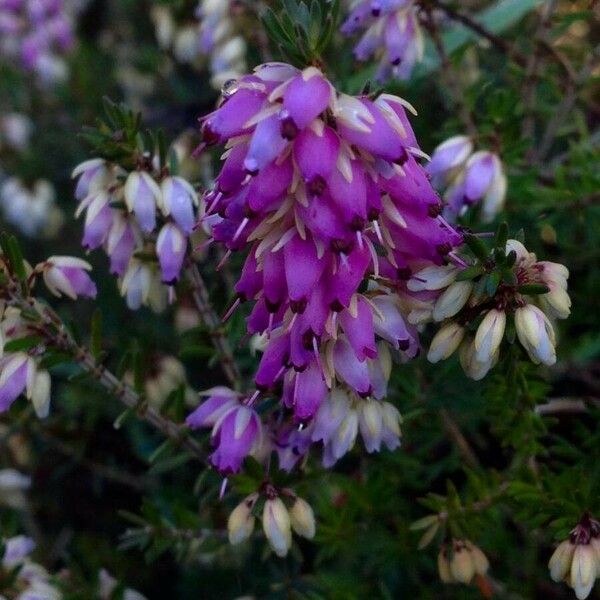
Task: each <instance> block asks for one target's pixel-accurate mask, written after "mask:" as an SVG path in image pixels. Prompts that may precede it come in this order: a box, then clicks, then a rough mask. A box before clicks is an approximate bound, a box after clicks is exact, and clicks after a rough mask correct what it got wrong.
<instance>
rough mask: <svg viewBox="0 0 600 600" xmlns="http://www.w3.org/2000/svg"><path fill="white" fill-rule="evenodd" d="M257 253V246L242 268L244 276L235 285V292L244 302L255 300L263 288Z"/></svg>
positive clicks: (251, 251)
mask: <svg viewBox="0 0 600 600" xmlns="http://www.w3.org/2000/svg"><path fill="white" fill-rule="evenodd" d="M255 252H256V246H254V247H252V249H251V250H250V254H248V257H247V258H246V262H245V263H244V267H243V268H242V274H241V275H240V278H239V280H238V282H237V283H236V284H235V291H236V292H237V293H238V294H239V296H240V298H241V299H242V300H243V301H245V300H250V299H252V298H254V297H255V296H256V295H257V294H258V292H259V291H260V290H261V289H262V287H263V274H262V271H259V270H258V265H257V264H256V254H255Z"/></svg>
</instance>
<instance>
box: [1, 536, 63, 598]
mask: <svg viewBox="0 0 600 600" xmlns="http://www.w3.org/2000/svg"><path fill="white" fill-rule="evenodd" d="M3 546H4V555H3V557H2V571H4V572H5V574H6V575H8V573H10V574H11V575H13V574H14V577H10V578H7V577H2V580H3V582H4V581H10V584H9V585H10V589H2V592H3V593H4V594H6V596H7V597H10V598H17V600H39V599H42V598H43V600H61V598H62V597H63V596H62V594H61V592H60V590H59V589H58V588H57V587H56V586H55V585H54V584H53V583H52V580H51V575H50V574H49V573H48V571H46V569H45V568H44V567H42V566H41V565H40V564H38V563H36V562H34V561H33V560H31V558H30V557H29V555H30V554H31V553H32V552H33V550H34V549H35V543H34V541H33V540H32V539H31V538H28V537H25V536H23V535H18V536H16V537H12V538H9V539H5V540H3Z"/></svg>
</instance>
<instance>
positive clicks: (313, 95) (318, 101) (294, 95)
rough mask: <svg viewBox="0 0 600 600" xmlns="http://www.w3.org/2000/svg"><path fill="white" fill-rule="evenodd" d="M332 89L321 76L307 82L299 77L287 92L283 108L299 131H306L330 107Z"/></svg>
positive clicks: (289, 86)
mask: <svg viewBox="0 0 600 600" xmlns="http://www.w3.org/2000/svg"><path fill="white" fill-rule="evenodd" d="M330 99H331V87H330V85H329V83H328V82H327V81H326V80H325V79H324V78H323V77H321V76H320V75H315V76H313V77H311V78H310V79H309V80H308V81H305V79H304V74H303V73H300V74H299V75H297V76H296V77H295V78H294V79H293V80H292V82H291V83H290V84H289V85H288V87H287V88H286V90H285V95H284V97H283V107H284V109H285V110H286V111H287V113H288V114H289V116H290V117H291V118H292V119H293V120H294V123H295V124H296V126H297V127H298V129H304V128H305V127H306V126H308V125H309V124H310V123H311V122H312V121H313V120H314V119H316V118H317V117H318V116H319V115H320V114H321V113H322V112H323V111H325V109H326V108H327V107H328V106H329V100H330Z"/></svg>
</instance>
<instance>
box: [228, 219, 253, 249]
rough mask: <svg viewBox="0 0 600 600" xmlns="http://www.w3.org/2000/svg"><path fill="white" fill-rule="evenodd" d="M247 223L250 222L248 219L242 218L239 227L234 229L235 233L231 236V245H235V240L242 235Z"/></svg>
mask: <svg viewBox="0 0 600 600" xmlns="http://www.w3.org/2000/svg"><path fill="white" fill-rule="evenodd" d="M249 222H250V219H249V218H248V217H244V219H243V220H242V222H241V223H240V225H239V227H238V228H237V229H236V232H235V234H234V235H233V238H232V239H231V243H235V242H236V241H237V239H238V238H239V237H240V235H242V231H244V229H245V228H246V225H248V223H249Z"/></svg>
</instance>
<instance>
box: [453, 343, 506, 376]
mask: <svg viewBox="0 0 600 600" xmlns="http://www.w3.org/2000/svg"><path fill="white" fill-rule="evenodd" d="M458 356H459V358H460V364H461V365H462V368H463V369H464V371H465V373H466V374H467V376H468V377H470V378H471V379H473V380H475V381H479V380H480V379H483V378H484V377H485V376H486V375H487V374H488V372H489V370H490V369H491V368H492V367H493V366H494V365H495V364H496V363H497V362H498V356H499V353H496V354H495V355H494V356H492V357H491V358H490V360H488V361H485V362H481V361H478V360H477V356H476V351H475V343H474V342H473V341H465V342H463V344H462V346H461V347H460V350H459V355H458Z"/></svg>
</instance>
